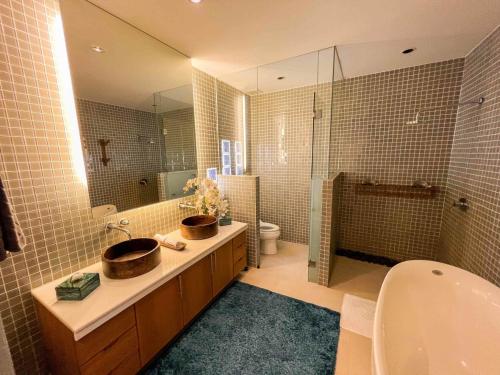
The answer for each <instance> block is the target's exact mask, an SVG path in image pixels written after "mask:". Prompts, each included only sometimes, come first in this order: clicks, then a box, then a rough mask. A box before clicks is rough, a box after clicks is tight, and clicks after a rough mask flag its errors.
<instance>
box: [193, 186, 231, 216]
mask: <svg viewBox="0 0 500 375" xmlns="http://www.w3.org/2000/svg"><path fill="white" fill-rule="evenodd" d="M183 190H184V192H188V191H190V190H194V200H193V203H194V206H195V208H196V210H197V211H198V214H200V215H212V216H215V217H224V216H226V214H227V212H228V210H229V203H228V202H227V200H226V199H223V198H222V197H221V194H220V191H219V188H218V187H217V183H216V182H215V181H214V180H211V179H209V178H200V177H196V178H192V179H190V180H188V181H187V182H186V185H185V186H184V189H183Z"/></svg>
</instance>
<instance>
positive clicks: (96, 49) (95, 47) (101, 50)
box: [91, 46, 106, 53]
mask: <svg viewBox="0 0 500 375" xmlns="http://www.w3.org/2000/svg"><path fill="white" fill-rule="evenodd" d="M91 48H92V51H94V52H97V53H104V52H106V50H105V49H104V48H102V47H101V46H92V47H91Z"/></svg>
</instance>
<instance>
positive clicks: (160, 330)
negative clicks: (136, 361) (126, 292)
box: [135, 277, 184, 365]
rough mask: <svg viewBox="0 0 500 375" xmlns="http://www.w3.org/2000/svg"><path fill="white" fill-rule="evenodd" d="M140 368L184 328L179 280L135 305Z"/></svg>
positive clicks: (164, 286) (160, 288)
mask: <svg viewBox="0 0 500 375" xmlns="http://www.w3.org/2000/svg"><path fill="white" fill-rule="evenodd" d="M135 318H136V322H137V335H138V337H139V352H140V356H141V365H145V364H146V363H148V362H149V361H150V360H151V359H152V358H153V357H154V356H155V355H156V353H158V352H159V351H160V350H161V349H162V348H163V347H164V346H165V345H167V344H168V343H169V342H170V340H172V339H173V338H174V337H175V336H176V335H177V334H178V333H179V332H180V331H181V330H182V327H183V326H184V322H183V319H182V300H181V290H180V283H179V277H176V278H174V279H172V280H170V281H169V282H167V283H166V284H165V285H162V286H161V287H159V288H158V289H156V290H155V291H153V292H151V293H150V294H148V295H147V296H146V297H144V298H143V299H141V300H140V301H139V302H137V303H136V304H135Z"/></svg>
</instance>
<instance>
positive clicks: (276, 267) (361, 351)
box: [240, 241, 389, 375]
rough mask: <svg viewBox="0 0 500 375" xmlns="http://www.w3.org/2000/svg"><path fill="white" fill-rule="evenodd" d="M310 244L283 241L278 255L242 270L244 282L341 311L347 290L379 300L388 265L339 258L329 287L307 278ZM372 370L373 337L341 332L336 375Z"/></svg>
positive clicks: (263, 258) (266, 256)
mask: <svg viewBox="0 0 500 375" xmlns="http://www.w3.org/2000/svg"><path fill="white" fill-rule="evenodd" d="M307 255H308V247H307V245H301V244H295V243H291V242H285V241H279V252H278V254H276V255H262V256H261V266H260V268H258V269H257V268H250V269H249V270H248V272H244V273H242V275H241V277H240V281H242V282H245V283H248V284H252V285H255V286H258V287H261V288H264V289H268V290H271V291H273V292H276V293H280V294H283V295H286V296H289V297H293V298H297V299H300V300H302V301H306V302H310V303H313V304H316V305H319V306H323V307H326V308H329V309H332V310H335V311H340V309H341V306H342V298H343V296H344V294H345V293H349V294H354V295H357V296H359V297H362V298H367V299H371V300H376V299H377V296H378V293H379V290H380V287H381V285H382V281H383V280H384V277H385V275H386V273H387V272H388V271H389V268H388V267H385V266H380V265H377V264H371V263H366V262H360V261H357V260H353V259H348V258H345V257H335V261H334V269H333V272H332V275H333V277H332V281H331V283H330V286H329V287H328V288H325V287H324V286H320V285H318V284H314V283H310V282H308V281H307ZM370 373H371V339H368V338H366V337H364V336H361V335H358V334H356V333H353V332H351V331H348V330H344V329H342V330H341V331H340V340H339V349H338V352H337V365H336V370H335V375H368V374H370Z"/></svg>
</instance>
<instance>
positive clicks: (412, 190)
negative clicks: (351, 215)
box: [354, 184, 439, 199]
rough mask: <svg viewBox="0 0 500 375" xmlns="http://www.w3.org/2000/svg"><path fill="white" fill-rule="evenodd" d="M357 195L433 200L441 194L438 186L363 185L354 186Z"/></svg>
mask: <svg viewBox="0 0 500 375" xmlns="http://www.w3.org/2000/svg"><path fill="white" fill-rule="evenodd" d="M354 190H355V192H356V194H360V195H375V196H381V197H398V198H412V199H432V198H434V197H435V196H436V195H437V194H438V193H439V187H438V186H432V187H430V188H421V187H415V186H411V185H389V184H382V185H363V184H354Z"/></svg>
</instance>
